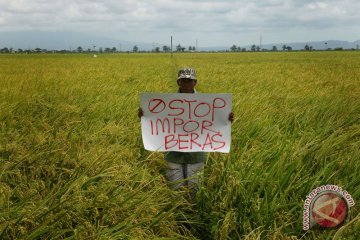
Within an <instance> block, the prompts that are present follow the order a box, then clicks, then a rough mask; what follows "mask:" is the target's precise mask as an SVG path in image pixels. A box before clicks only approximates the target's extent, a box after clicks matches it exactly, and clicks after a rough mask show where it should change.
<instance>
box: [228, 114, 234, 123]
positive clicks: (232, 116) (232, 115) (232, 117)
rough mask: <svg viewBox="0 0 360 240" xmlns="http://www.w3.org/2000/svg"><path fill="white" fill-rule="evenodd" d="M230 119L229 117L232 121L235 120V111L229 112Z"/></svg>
mask: <svg viewBox="0 0 360 240" xmlns="http://www.w3.org/2000/svg"><path fill="white" fill-rule="evenodd" d="M228 119H229V121H230V122H233V121H234V113H233V112H231V113H229V118H228Z"/></svg>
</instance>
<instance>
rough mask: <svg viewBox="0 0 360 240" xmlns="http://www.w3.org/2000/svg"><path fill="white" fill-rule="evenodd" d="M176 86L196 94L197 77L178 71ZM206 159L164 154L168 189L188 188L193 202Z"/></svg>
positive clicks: (194, 154) (203, 154)
mask: <svg viewBox="0 0 360 240" xmlns="http://www.w3.org/2000/svg"><path fill="white" fill-rule="evenodd" d="M177 84H178V86H179V89H178V93H196V90H195V86H196V84H197V77H196V72H195V70H194V69H192V68H184V69H180V70H179V72H178V79H177ZM142 116H143V111H142V109H141V108H139V111H138V117H139V118H141V117H142ZM228 119H229V121H231V122H232V121H233V119H234V113H232V112H231V113H230V114H229V117H228ZM206 158H207V153H206V152H175V151H173V152H166V154H165V160H166V163H167V169H166V178H167V179H168V181H169V183H170V187H171V188H173V189H177V188H181V187H188V188H189V190H190V195H191V199H192V200H194V198H195V195H196V190H197V185H198V183H199V175H198V174H197V173H199V172H201V171H203V169H204V162H205V160H206Z"/></svg>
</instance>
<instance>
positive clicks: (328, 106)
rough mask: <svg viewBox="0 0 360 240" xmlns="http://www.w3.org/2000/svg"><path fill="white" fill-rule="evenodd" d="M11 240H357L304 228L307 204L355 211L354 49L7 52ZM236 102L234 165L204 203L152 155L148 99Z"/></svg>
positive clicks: (214, 159)
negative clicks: (323, 193)
mask: <svg viewBox="0 0 360 240" xmlns="http://www.w3.org/2000/svg"><path fill="white" fill-rule="evenodd" d="M0 64H1V66H2V68H1V69H0V79H1V80H0V238H1V239H332V238H335V239H357V236H358V232H359V231H358V230H359V221H358V218H359V211H358V207H357V206H355V207H353V208H352V209H351V214H350V221H349V222H347V223H346V224H345V225H344V226H342V227H340V228H337V229H329V230H321V229H312V230H309V231H307V232H304V231H303V230H302V211H303V205H304V200H305V198H306V195H307V194H309V193H310V192H311V191H312V190H313V189H314V188H316V187H318V186H320V185H325V184H335V185H339V186H341V187H342V188H343V189H345V190H347V191H348V192H349V193H350V194H351V195H352V197H353V198H354V200H355V202H358V201H359V198H360V190H359V188H358V185H359V181H360V180H359V178H358V175H359V173H360V167H359V164H358V161H359V160H360V159H359V156H360V122H359V119H360V99H359V96H360V85H359V80H360V79H359V78H360V77H359V76H360V72H359V71H360V70H359V69H360V66H359V65H360V55H359V53H358V52H356V51H354V52H347V51H345V52H328V51H327V52H292V53H280V52H274V53H213V54H210V53H181V54H174V56H173V58H171V57H170V56H169V55H168V54H155V53H154V54H100V55H99V56H98V57H97V58H93V57H92V56H91V55H87V54H74V55H72V54H69V55H56V54H54V55H51V54H50V55H36V54H34V55H32V54H29V55H20V54H19V55H16V54H10V55H5V54H2V55H0ZM184 66H190V67H194V68H195V69H196V70H197V73H198V78H199V80H198V85H197V90H198V91H199V92H204V93H231V94H232V98H233V103H232V105H233V112H234V113H235V121H234V122H233V123H232V145H231V152H230V153H229V154H220V153H211V154H209V157H208V160H207V162H206V167H205V172H204V174H203V179H202V184H201V186H200V187H199V191H198V194H197V200H196V203H195V204H194V205H192V204H191V203H189V202H188V201H187V200H186V192H184V191H173V190H171V189H170V188H168V186H167V183H166V180H165V178H164V172H165V168H166V166H165V164H164V161H163V155H162V153H159V152H152V153H150V152H148V151H145V150H144V149H143V146H142V142H141V130H140V123H139V119H137V116H136V113H137V108H138V106H139V94H140V93H141V92H164V93H172V92H176V90H177V85H176V73H177V69H178V68H179V67H184Z"/></svg>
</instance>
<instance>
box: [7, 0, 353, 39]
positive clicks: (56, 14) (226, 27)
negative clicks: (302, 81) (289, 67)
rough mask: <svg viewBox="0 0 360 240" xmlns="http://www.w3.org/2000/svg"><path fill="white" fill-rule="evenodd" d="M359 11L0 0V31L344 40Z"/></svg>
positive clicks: (286, 1) (329, 4) (282, 1)
mask: <svg viewBox="0 0 360 240" xmlns="http://www.w3.org/2000/svg"><path fill="white" fill-rule="evenodd" d="M359 11H360V2H359V1H357V0H344V1H337V0H323V1H311V0H304V1H296V0H267V1H266V0H258V1H250V0H242V1H241V0H238V1H237V0H233V1H220V0H201V1H199V0H198V1H195V0H153V1H150V0H138V1H134V0H120V1H119V0H73V1H66V0H53V1H47V0H11V1H9V0H0V31H9V30H52V31H81V32H91V33H94V32H96V33H98V34H103V35H106V36H111V37H117V38H121V39H123V38H125V39H124V40H134V39H133V38H141V39H143V40H147V39H151V38H165V37H166V38H167V37H168V36H169V35H170V34H178V35H180V36H181V37H183V39H184V40H186V38H189V36H190V37H191V38H192V39H191V40H189V41H194V40H193V39H194V38H197V37H199V38H200V37H201V38H202V39H204V40H203V41H204V42H205V41H206V42H207V43H208V44H209V45H210V44H218V45H219V44H221V43H220V42H219V43H217V41H234V39H232V38H241V39H244V41H245V39H251V38H254V37H253V36H259V35H260V34H264V35H265V34H268V36H269V38H270V35H271V38H275V37H276V34H278V36H279V38H281V39H284V38H286V37H288V38H289V35H290V34H289V33H290V32H291V37H292V38H293V37H296V36H298V37H299V38H300V37H303V36H304V32H308V31H310V29H311V31H313V30H316V29H318V32H319V36H314V37H321V35H320V34H323V35H324V31H327V32H329V33H334V34H335V33H336V34H339V33H341V34H339V36H333V38H334V39H336V38H340V37H341V38H342V39H344V34H347V33H345V32H344V31H343V30H344V29H342V28H341V26H345V25H346V27H347V29H352V31H349V32H352V34H351V36H350V35H349V36H348V38H350V37H354V36H356V35H355V33H356V32H360V31H359V30H360V29H359V27H358V22H359V21H360V17H359V14H358V12H359ZM294 29H297V30H299V31H298V32H299V33H298V34H296V31H294ZM313 32H315V33H316V31H313ZM125 33H126V34H125ZM287 33H288V35H286V34H287ZM294 34H295V36H294ZM325 35H326V34H325ZM340 35H341V36H340ZM309 37H310V36H309ZM357 38H360V36H359V37H357ZM264 39H266V36H264ZM309 40H311V39H309ZM348 40H355V39H348ZM157 41H161V39H158V40H157ZM246 41H250V40H246Z"/></svg>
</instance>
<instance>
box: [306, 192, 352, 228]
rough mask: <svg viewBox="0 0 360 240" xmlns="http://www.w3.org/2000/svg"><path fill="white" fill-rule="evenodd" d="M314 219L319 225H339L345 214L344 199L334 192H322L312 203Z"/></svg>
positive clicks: (326, 226)
mask: <svg viewBox="0 0 360 240" xmlns="http://www.w3.org/2000/svg"><path fill="white" fill-rule="evenodd" d="M311 211H312V216H313V219H314V221H315V222H316V223H317V224H319V225H320V226H321V227H325V228H331V227H337V226H339V225H341V224H342V223H343V222H344V221H345V218H346V216H347V212H348V208H347V205H346V202H345V200H344V199H343V198H342V197H340V196H338V195H337V194H335V193H323V194H320V195H319V197H318V198H316V200H315V201H314V203H313V205H312V209H311Z"/></svg>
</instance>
